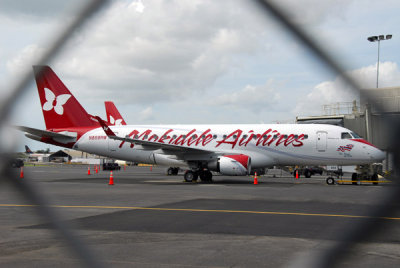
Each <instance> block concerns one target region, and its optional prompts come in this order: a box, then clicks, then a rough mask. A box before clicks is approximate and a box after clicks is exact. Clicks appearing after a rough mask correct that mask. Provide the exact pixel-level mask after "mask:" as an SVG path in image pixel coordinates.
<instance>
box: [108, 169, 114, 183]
mask: <svg viewBox="0 0 400 268" xmlns="http://www.w3.org/2000/svg"><path fill="white" fill-rule="evenodd" d="M108 185H114V177H113V174H112V170H111V172H110V181H109V182H108Z"/></svg>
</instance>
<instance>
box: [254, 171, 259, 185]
mask: <svg viewBox="0 0 400 268" xmlns="http://www.w3.org/2000/svg"><path fill="white" fill-rule="evenodd" d="M254 184H258V179H257V172H254Z"/></svg>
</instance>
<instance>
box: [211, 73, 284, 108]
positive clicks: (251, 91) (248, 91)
mask: <svg viewBox="0 0 400 268" xmlns="http://www.w3.org/2000/svg"><path fill="white" fill-rule="evenodd" d="M279 100H280V95H279V93H278V92H277V90H276V89H275V88H274V85H273V81H272V80H270V81H268V82H267V83H266V84H265V85H259V86H254V85H247V86H245V87H244V88H242V89H241V90H239V91H236V92H232V93H227V94H223V95H219V96H217V97H215V98H214V99H212V100H210V105H213V106H225V107H230V108H233V109H238V108H239V109H250V110H253V111H260V110H264V109H268V108H270V107H271V106H273V105H276V103H277V101H279Z"/></svg>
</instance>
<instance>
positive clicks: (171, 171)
mask: <svg viewBox="0 0 400 268" xmlns="http://www.w3.org/2000/svg"><path fill="white" fill-rule="evenodd" d="M178 172H179V168H178V167H170V168H168V169H167V175H168V176H172V175H178Z"/></svg>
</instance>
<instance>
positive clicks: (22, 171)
mask: <svg viewBox="0 0 400 268" xmlns="http://www.w3.org/2000/svg"><path fill="white" fill-rule="evenodd" d="M19 177H20V178H21V179H23V178H24V168H23V167H21V173H20V174H19Z"/></svg>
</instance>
